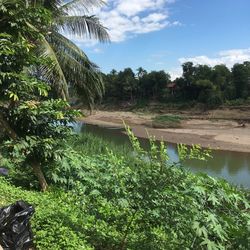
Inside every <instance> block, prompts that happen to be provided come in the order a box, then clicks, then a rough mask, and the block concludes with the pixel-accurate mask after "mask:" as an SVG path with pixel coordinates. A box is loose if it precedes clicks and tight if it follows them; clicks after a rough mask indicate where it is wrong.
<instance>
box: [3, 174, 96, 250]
mask: <svg viewBox="0 0 250 250" xmlns="http://www.w3.org/2000/svg"><path fill="white" fill-rule="evenodd" d="M0 189H1V193H0V205H1V206H6V205H9V204H11V203H14V202H16V201H17V200H25V201H27V202H28V203H30V204H32V205H33V206H34V207H35V214H34V216H33V217H32V220H31V225H32V231H33V233H34V235H35V236H34V240H35V245H36V249H38V250H39V249H41V250H43V249H48V250H61V249H71V250H75V249H83V250H91V249H93V248H92V247H90V246H89V244H87V243H86V240H85V235H84V234H82V233H81V230H80V228H84V221H82V220H81V219H80V218H78V217H77V216H78V214H77V212H76V209H77V208H76V207H75V206H74V203H73V200H72V198H71V197H70V195H68V194H66V193H63V192H61V191H57V190H54V191H51V192H47V193H45V194H42V193H38V192H31V191H25V190H22V189H20V188H17V187H14V186H11V185H10V184H8V183H7V182H6V181H5V180H4V179H3V178H1V177H0ZM74 209H75V210H74ZM77 226H80V228H77Z"/></svg>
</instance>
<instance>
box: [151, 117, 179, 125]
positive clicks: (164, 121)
mask: <svg viewBox="0 0 250 250" xmlns="http://www.w3.org/2000/svg"><path fill="white" fill-rule="evenodd" d="M182 119H183V118H182V117H180V116H177V115H158V116H156V117H155V118H154V119H153V122H152V126H153V127H154V128H180V127H181V121H182Z"/></svg>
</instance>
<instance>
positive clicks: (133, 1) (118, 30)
mask: <svg viewBox="0 0 250 250" xmlns="http://www.w3.org/2000/svg"><path fill="white" fill-rule="evenodd" d="M175 1H176V0H106V6H105V7H103V8H101V9H98V8H96V9H93V10H91V11H90V13H89V14H95V15H97V16H98V17H99V18H100V21H101V22H102V24H103V25H104V26H105V27H107V28H108V30H109V34H110V37H111V41H112V42H122V41H124V40H126V39H129V38H131V37H134V36H136V35H138V34H143V33H149V32H153V31H157V30H161V29H164V28H166V27H169V26H179V25H180V23H179V22H178V21H173V22H171V21H170V20H169V14H168V6H169V4H171V3H174V2H175ZM77 40H78V42H79V40H80V39H77ZM81 43H82V44H83V45H85V39H82V40H81ZM87 44H89V43H87Z"/></svg>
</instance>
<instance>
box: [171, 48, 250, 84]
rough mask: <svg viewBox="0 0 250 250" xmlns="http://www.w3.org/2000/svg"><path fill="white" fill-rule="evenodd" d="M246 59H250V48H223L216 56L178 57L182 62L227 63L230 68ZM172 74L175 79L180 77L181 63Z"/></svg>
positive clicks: (211, 64)
mask: <svg viewBox="0 0 250 250" xmlns="http://www.w3.org/2000/svg"><path fill="white" fill-rule="evenodd" d="M245 61H250V48H247V49H233V50H223V51H220V52H219V53H217V54H216V55H215V56H214V57H209V56H206V55H201V56H194V57H182V58H179V59H178V62H179V63H181V64H183V63H185V62H193V63H194V64H206V65H209V66H211V67H214V66H215V65H218V64H225V65H226V66H227V67H229V68H232V67H233V65H234V64H236V63H243V62H245ZM170 75H171V78H172V79H173V80H174V79H175V78H177V77H180V76H181V75H182V69H181V65H180V66H179V67H177V68H175V69H172V70H170Z"/></svg>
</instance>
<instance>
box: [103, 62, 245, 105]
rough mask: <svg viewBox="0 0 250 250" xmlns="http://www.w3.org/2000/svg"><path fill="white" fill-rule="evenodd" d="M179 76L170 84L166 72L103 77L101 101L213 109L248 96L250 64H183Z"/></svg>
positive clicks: (127, 71) (128, 71) (126, 71)
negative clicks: (185, 104)
mask: <svg viewBox="0 0 250 250" xmlns="http://www.w3.org/2000/svg"><path fill="white" fill-rule="evenodd" d="M182 70H183V74H182V76H181V77H179V78H177V79H175V80H174V81H171V78H170V75H169V74H168V73H166V72H165V71H152V72H147V71H146V70H144V69H143V68H138V69H137V70H136V72H133V70H132V69H131V68H126V69H124V70H123V71H120V72H117V71H116V70H112V71H111V72H110V73H109V74H106V75H105V74H104V75H103V77H104V82H105V89H106V93H105V96H104V102H118V101H124V102H130V103H136V102H143V101H159V102H166V103H167V102H190V101H191V102H192V101H193V102H197V103H203V104H205V105H207V107H211V108H212V107H216V106H219V105H221V104H223V103H226V102H230V101H235V100H239V101H241V102H244V100H246V99H248V98H249V97H250V62H244V63H242V64H235V65H234V66H233V67H232V69H229V68H228V67H226V66H225V65H216V66H215V67H209V66H207V65H194V64H193V63H192V62H186V63H184V64H183V65H182Z"/></svg>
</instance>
